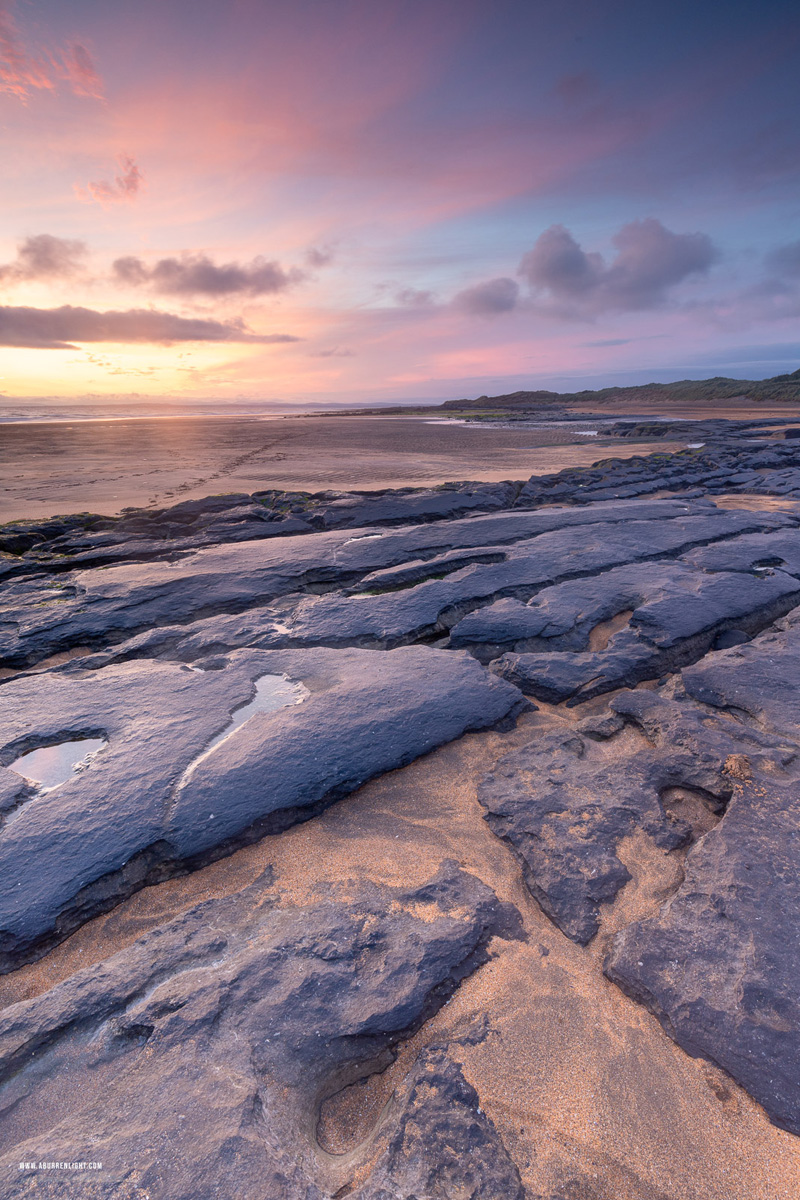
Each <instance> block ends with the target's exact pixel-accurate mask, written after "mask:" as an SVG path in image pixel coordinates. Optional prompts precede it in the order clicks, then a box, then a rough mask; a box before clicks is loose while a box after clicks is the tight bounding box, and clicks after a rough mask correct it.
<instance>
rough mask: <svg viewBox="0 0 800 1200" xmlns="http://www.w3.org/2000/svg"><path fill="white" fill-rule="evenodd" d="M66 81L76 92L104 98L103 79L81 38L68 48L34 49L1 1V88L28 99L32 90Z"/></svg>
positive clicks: (95, 97) (23, 99) (0, 89)
mask: <svg viewBox="0 0 800 1200" xmlns="http://www.w3.org/2000/svg"><path fill="white" fill-rule="evenodd" d="M61 83H66V85H67V86H68V87H69V88H70V90H71V91H72V92H74V93H75V95H76V96H88V97H91V98H92V99H95V100H101V99H102V98H103V81H102V79H101V78H100V75H99V73H98V71H97V68H96V67H95V65H94V62H93V60H92V56H91V54H90V53H89V51H88V50H87V49H86V47H85V46H84V45H82V44H81V43H80V42H73V43H71V44H70V45H68V46H67V47H66V48H65V49H62V50H58V51H42V52H40V53H31V52H30V51H28V49H27V48H26V46H25V44H24V41H23V39H22V38H21V36H20V34H19V32H18V30H17V28H16V25H15V23H14V19H13V17H12V15H11V11H10V6H9V5H8V4H4V3H0V92H6V93H8V94H9V95H12V96H16V97H17V98H18V99H19V100H21V101H22V102H23V103H25V102H27V100H28V99H29V97H30V95H31V93H32V92H37V91H49V92H52V91H55V89H56V88H57V87H58V85H59V84H61Z"/></svg>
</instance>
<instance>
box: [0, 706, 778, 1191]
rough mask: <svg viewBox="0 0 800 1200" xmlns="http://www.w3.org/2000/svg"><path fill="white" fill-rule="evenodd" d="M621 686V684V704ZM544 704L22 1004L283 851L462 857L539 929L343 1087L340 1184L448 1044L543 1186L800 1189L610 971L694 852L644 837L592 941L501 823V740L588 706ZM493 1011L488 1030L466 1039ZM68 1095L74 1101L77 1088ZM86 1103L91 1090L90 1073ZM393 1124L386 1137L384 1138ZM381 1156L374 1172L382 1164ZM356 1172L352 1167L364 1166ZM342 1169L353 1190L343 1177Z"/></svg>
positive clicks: (334, 862)
mask: <svg viewBox="0 0 800 1200" xmlns="http://www.w3.org/2000/svg"><path fill="white" fill-rule="evenodd" d="M605 699H607V697H605V698H603V700H605ZM602 703H603V701H601V700H598V701H595V702H592V704H591V705H585V706H583V707H582V708H581V710H580V712H579V713H573V712H570V713H566V712H565V711H564V710H561V709H559V710H554V709H550V710H545V709H544V706H543V709H542V710H541V711H539V712H537V713H531V714H527V715H526V716H523V717H522V718H521V720H520V721H519V723H518V725H517V728H516V729H515V730H513V731H512V732H510V733H498V732H487V733H482V734H470V735H467V736H465V737H463V738H461V739H460V740H459V741H457V742H454V743H451V744H450V745H448V746H446V747H444V748H442V749H440V750H437V751H435V752H433V753H431V754H429V755H428V756H426V757H425V758H423V759H420V760H418V761H417V762H416V763H414V764H412V765H411V766H409V767H406V768H404V769H402V770H398V771H394V772H391V773H390V774H387V775H385V776H383V777H382V778H380V779H379V780H377V781H374V782H373V783H371V784H368V785H367V786H365V787H363V788H361V789H360V790H359V791H357V792H355V793H354V794H353V795H351V796H350V797H349V798H347V799H345V800H342V801H340V802H339V803H338V804H337V805H335V806H333V807H332V808H330V809H329V810H327V812H325V813H324V814H322V816H320V817H317V818H315V819H313V820H311V821H309V822H308V823H307V824H304V825H300V826H296V827H294V828H293V829H291V830H288V831H287V832H286V833H284V834H282V835H279V836H276V837H271V838H266V839H264V840H263V841H262V842H260V843H258V844H256V845H253V846H251V847H248V848H246V849H244V850H241V851H239V852H238V853H236V854H234V855H233V856H231V857H230V858H228V859H225V860H222V861H220V862H218V863H215V864H213V865H212V866H210V867H207V868H205V869H204V870H202V871H198V872H197V873H195V874H194V875H192V876H190V877H187V878H184V879H177V880H173V881H170V882H168V883H165V884H161V885H159V886H156V887H151V888H148V889H145V890H144V891H142V892H140V893H139V894H138V895H136V896H134V897H132V898H131V899H130V900H128V901H126V902H125V903H123V904H122V905H120V906H119V907H118V908H117V909H116V910H114V911H113V912H111V913H109V914H107V915H105V916H103V917H100V918H97V919H96V920H94V921H92V922H90V923H89V924H87V925H86V926H84V927H83V929H81V930H79V931H78V932H77V933H76V934H74V935H73V936H72V937H71V938H70V939H69V940H68V941H67V942H65V943H63V944H62V945H61V946H60V947H58V948H57V949H56V950H54V951H52V952H51V953H50V954H49V955H48V956H47V957H45V958H44V959H42V960H41V961H40V962H39V963H35V964H32V965H30V966H28V967H24V968H22V969H21V970H19V971H17V972H16V973H14V974H13V975H10V976H7V977H5V978H4V979H3V980H0V996H2V1001H3V1002H4V1003H6V1004H7V1003H11V1002H13V1001H15V1000H17V999H21V998H24V997H26V996H29V995H33V994H35V993H36V992H38V991H40V990H44V989H46V988H48V987H50V986H52V985H53V984H54V983H55V982H56V981H57V980H59V979H61V978H64V977H67V976H69V975H70V974H71V973H72V972H74V971H75V970H78V969H80V968H82V967H85V966H88V965H89V964H91V963H94V962H98V961H100V960H102V959H103V958H105V957H107V956H108V955H110V954H112V953H114V952H115V951H116V950H118V949H121V948H122V947H124V946H126V945H128V944H130V943H131V941H133V940H134V939H135V938H136V937H137V936H139V935H140V934H142V933H143V932H145V931H146V930H148V929H151V928H153V927H154V926H156V925H159V924H161V923H163V922H164V921H166V920H168V919H169V918H170V917H172V916H174V915H177V914H178V913H180V912H182V911H184V910H185V909H187V908H189V907H191V906H193V905H194V904H196V903H198V902H199V901H201V900H205V899H208V898H210V897H214V896H220V895H225V894H231V893H234V892H236V891H237V890H239V889H241V888H242V887H244V886H246V885H248V884H249V883H251V882H252V881H253V880H255V879H257V878H258V877H259V875H260V874H261V873H262V872H263V871H264V869H265V868H266V867H267V866H271V867H272V868H273V869H274V872H275V884H274V885H273V886H271V887H270V891H272V890H273V888H274V887H277V889H278V890H279V891H280V892H281V893H282V899H283V902H284V903H287V904H293V903H305V902H307V901H308V900H309V899H311V898H314V897H319V896H320V895H326V894H327V895H330V894H331V893H333V894H334V895H337V894H338V895H344V896H350V895H355V894H357V886H358V882H359V881H362V880H364V879H367V878H368V879H374V880H378V881H381V882H385V883H388V884H390V885H393V886H401V885H402V886H408V885H410V884H417V883H422V882H424V881H425V880H426V879H428V878H430V876H431V875H432V874H433V873H434V872H435V871H436V869H437V867H438V865H439V863H440V862H441V861H442V859H444V858H453V859H455V860H457V861H458V862H459V863H461V864H462V865H463V866H464V867H465V868H466V869H467V870H469V871H472V872H473V873H475V874H476V875H478V876H480V877H481V878H482V879H484V880H485V881H486V882H487V883H488V884H489V885H490V886H491V887H492V888H494V889H495V891H496V892H497V894H498V895H499V896H500V897H501V898H502V899H504V900H510V901H511V902H513V903H514V904H515V905H516V906H517V907H518V908H519V910H520V912H521V913H522V916H523V922H524V929H525V938H526V940H524V941H501V940H499V939H495V942H494V944H493V951H494V953H493V957H492V959H491V961H490V962H489V963H487V964H486V965H485V966H484V967H483V968H481V969H480V970H479V971H477V972H476V973H475V974H474V975H473V976H471V977H470V978H469V979H467V980H466V981H465V982H464V983H463V984H462V985H461V987H460V988H459V990H458V991H457V993H456V994H455V996H454V997H453V998H452V999H451V1000H450V1002H449V1003H448V1004H447V1005H446V1006H445V1007H444V1008H443V1009H441V1010H440V1012H439V1013H438V1014H437V1015H436V1016H435V1017H434V1018H433V1019H432V1020H431V1021H430V1022H429V1023H428V1024H426V1025H425V1026H424V1027H423V1029H422V1030H421V1031H420V1032H419V1033H418V1034H417V1035H416V1037H415V1038H414V1039H413V1042H411V1043H409V1044H407V1045H406V1046H405V1047H403V1048H402V1049H401V1052H400V1054H399V1057H398V1059H397V1062H396V1063H395V1064H394V1066H393V1067H391V1068H390V1069H389V1070H388V1071H387V1072H385V1073H384V1074H383V1075H380V1076H373V1077H372V1078H371V1079H370V1080H368V1081H367V1082H366V1083H365V1084H364V1085H361V1086H357V1087H355V1088H351V1089H348V1092H347V1093H346V1094H343V1095H341V1096H340V1097H339V1098H338V1099H335V1100H333V1101H331V1102H328V1104H327V1106H326V1107H325V1109H324V1111H323V1116H322V1120H321V1124H320V1129H319V1139H320V1142H321V1144H322V1146H324V1148H325V1151H326V1152H327V1153H326V1154H325V1155H323V1158H324V1160H325V1162H326V1169H327V1170H328V1171H329V1173H330V1180H331V1185H332V1187H331V1190H332V1191H334V1190H336V1188H338V1187H341V1186H343V1185H346V1184H347V1183H348V1180H352V1179H353V1178H354V1176H353V1167H352V1165H351V1164H352V1163H353V1155H354V1153H356V1152H357V1154H356V1157H359V1158H360V1159H361V1161H362V1164H363V1163H364V1157H363V1156H364V1154H365V1149H364V1148H365V1147H367V1150H366V1153H367V1154H368V1155H371V1156H372V1157H374V1154H372V1152H371V1151H370V1149H369V1147H370V1145H371V1139H372V1138H373V1136H374V1135H375V1131H376V1129H378V1127H379V1123H380V1114H381V1112H382V1111H383V1108H384V1105H385V1104H386V1101H387V1100H388V1098H389V1097H390V1096H391V1094H392V1091H393V1089H394V1088H395V1087H396V1086H397V1084H398V1083H399V1081H400V1080H401V1078H402V1076H403V1074H404V1073H405V1072H406V1071H407V1070H408V1069H409V1067H410V1066H411V1064H412V1063H413V1061H414V1059H415V1057H416V1055H417V1054H418V1052H419V1050H420V1049H421V1048H422V1047H423V1046H424V1045H426V1044H430V1043H435V1044H438V1043H441V1042H449V1043H451V1052H452V1053H453V1055H454V1057H456V1058H457V1059H458V1060H459V1061H460V1062H461V1063H462V1064H463V1068H464V1071H465V1074H466V1076H467V1077H468V1079H469V1080H470V1082H471V1083H472V1084H473V1085H474V1086H475V1087H476V1089H477V1090H478V1092H479V1095H480V1099H481V1105H482V1107H483V1108H484V1110H485V1111H486V1112H487V1113H488V1114H489V1116H490V1117H491V1119H492V1120H493V1121H494V1122H495V1124H496V1126H497V1127H498V1129H499V1130H500V1132H501V1134H502V1136H503V1138H504V1140H505V1142H506V1145H507V1146H508V1147H509V1149H510V1150H511V1152H512V1153H513V1155H514V1158H515V1160H516V1162H517V1164H518V1166H519V1168H520V1171H521V1173H522V1176H523V1182H524V1183H525V1185H526V1186H527V1187H528V1189H529V1191H530V1194H531V1196H532V1197H548V1198H549V1197H551V1196H558V1197H561V1198H566V1197H568V1198H570V1200H797V1196H798V1194H800V1139H799V1138H795V1137H793V1136H792V1135H791V1134H788V1133H786V1132H783V1131H781V1130H779V1129H776V1128H775V1127H774V1126H773V1125H771V1124H770V1123H769V1121H768V1119H767V1117H766V1115H765V1114H764V1112H763V1110H762V1109H761V1108H760V1107H759V1106H758V1105H757V1104H756V1103H755V1102H754V1101H753V1100H751V1099H750V1097H749V1096H748V1095H747V1094H746V1093H745V1092H743V1091H742V1090H741V1089H740V1088H738V1087H737V1086H736V1085H735V1084H734V1083H733V1082H732V1080H730V1079H729V1078H728V1077H727V1076H726V1075H725V1074H724V1073H723V1072H722V1071H720V1070H718V1069H716V1068H715V1067H712V1066H711V1065H709V1064H708V1063H705V1062H704V1061H702V1060H699V1059H692V1058H690V1057H689V1056H688V1055H687V1054H685V1053H684V1052H683V1051H682V1050H680V1049H679V1048H678V1047H677V1046H676V1045H675V1044H674V1043H673V1042H672V1041H671V1040H670V1039H669V1038H668V1037H667V1036H666V1034H665V1033H664V1032H663V1030H662V1029H661V1027H660V1025H659V1024H658V1022H657V1021H656V1020H655V1019H654V1018H653V1017H651V1016H650V1015H649V1014H648V1013H647V1012H646V1011H645V1010H644V1009H643V1008H641V1007H640V1006H638V1005H637V1004H635V1003H634V1002H633V1001H632V1000H629V999H628V998H627V997H625V996H624V995H623V994H622V992H620V991H619V989H618V988H616V987H615V986H614V985H613V984H611V983H609V982H608V981H607V980H606V979H605V978H604V976H603V974H602V970H601V957H602V949H603V945H604V944H605V943H606V942H607V939H608V937H609V936H610V935H611V933H613V931H614V929H615V928H616V927H618V926H620V925H622V924H625V923H627V922H629V921H631V920H634V919H636V918H637V917H639V916H643V915H645V914H647V913H649V912H651V911H654V910H655V909H656V908H657V907H658V905H659V904H660V903H661V902H662V900H663V898H664V897H665V895H666V894H667V892H668V891H669V889H670V888H672V887H674V886H675V884H676V883H678V882H679V881H680V878H681V871H682V868H681V859H680V857H679V856H676V855H674V854H673V855H665V854H664V853H663V852H662V851H660V850H658V849H656V848H655V847H654V846H653V845H652V844H651V843H649V841H647V839H645V838H643V837H640V838H639V839H638V840H637V841H633V840H632V841H631V842H630V843H629V844H628V845H627V846H626V848H625V859H626V863H627V865H628V868H629V870H630V871H631V873H632V875H633V880H632V882H631V883H629V884H628V885H627V887H626V888H625V889H624V890H623V892H622V893H621V894H620V896H619V897H618V898H617V901H616V903H615V905H614V906H612V907H610V908H609V909H608V911H607V913H606V914H605V917H604V923H603V928H602V930H601V933H600V934H599V935H598V938H597V939H596V944H590V946H589V947H587V948H586V949H582V948H580V947H578V946H576V945H575V944H574V943H572V942H571V941H569V940H568V939H567V938H566V937H564V936H563V934H561V933H560V932H559V931H558V930H557V929H556V928H555V926H554V925H552V924H551V923H550V921H549V920H548V919H547V918H546V917H545V916H544V915H543V914H542V912H541V911H540V909H539V908H538V906H537V904H536V903H535V901H534V900H533V899H532V898H531V896H530V895H529V893H528V892H527V890H526V888H525V887H524V885H523V883H522V879H521V875H520V870H519V867H518V864H517V862H516V859H515V858H514V856H513V854H512V853H511V851H510V850H509V849H508V848H507V847H506V846H505V845H504V844H503V843H502V842H501V841H499V840H498V839H497V838H496V837H495V836H494V835H493V834H492V833H491V832H490V830H489V829H488V826H487V825H486V823H485V822H484V820H483V819H482V811H483V810H482V809H481V808H480V806H479V804H478V802H477V798H476V789H477V784H478V782H479V781H480V779H481V778H482V777H483V774H484V773H485V772H486V771H488V770H490V769H491V768H492V766H493V764H494V763H495V761H496V760H497V758H498V757H499V756H501V755H502V754H504V753H507V752H508V751H510V750H511V749H513V748H515V747H517V746H519V745H521V744H524V743H526V742H528V741H530V740H531V739H532V738H535V737H536V736H537V734H538V733H539V732H540V731H542V730H543V729H546V728H549V727H552V726H553V724H555V723H558V722H561V721H571V720H575V719H577V718H578V717H579V716H583V715H586V712H587V710H588V709H589V708H590V707H599V706H601V705H602ZM483 1014H486V1016H487V1017H488V1023H489V1033H488V1036H487V1037H486V1038H485V1039H484V1040H483V1041H480V1042H479V1043H478V1044H476V1045H470V1044H468V1043H469V1040H470V1039H469V1037H468V1036H467V1038H466V1039H465V1041H464V1042H463V1044H460V1045H459V1044H454V1043H456V1042H457V1040H458V1039H459V1038H461V1039H464V1038H465V1035H469V1034H470V1032H471V1031H474V1029H475V1028H476V1026H477V1025H478V1023H480V1022H481V1021H482V1020H483ZM65 1084H66V1089H67V1090H66V1093H65V1094H64V1095H62V1098H61V1102H62V1103H64V1102H66V1103H67V1105H69V1096H68V1093H69V1087H70V1085H69V1084H68V1083H67V1081H65ZM74 1086H75V1087H76V1089H77V1092H78V1095H79V1102H83V1101H85V1099H86V1095H87V1092H90V1091H91V1082H90V1081H89V1080H87V1079H86V1078H85V1076H84V1075H83V1074H82V1076H81V1078H80V1079H79V1080H75V1081H74ZM382 1144H383V1139H382V1137H381V1136H379V1137H378V1138H377V1139H376V1142H375V1146H374V1153H377V1152H378V1150H379V1149H380V1146H381V1145H382ZM364 1169H365V1168H364ZM348 1172H349V1174H348ZM333 1185H335V1186H333Z"/></svg>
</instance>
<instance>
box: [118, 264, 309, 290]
mask: <svg viewBox="0 0 800 1200" xmlns="http://www.w3.org/2000/svg"><path fill="white" fill-rule="evenodd" d="M112 269H113V271H114V275H115V276H116V278H117V281H118V282H119V283H123V284H127V285H128V286H131V287H141V286H142V285H144V284H147V285H149V286H151V287H152V288H153V290H154V291H156V292H161V293H162V294H163V295H171V296H231V295H243V294H244V295H249V296H263V295H269V294H273V293H275V292H283V291H285V290H286V289H287V288H288V287H291V286H292V284H295V283H299V282H300V280H302V279H304V278H305V275H304V273H303V272H302V271H299V270H297V269H296V268H294V269H292V270H290V271H285V270H284V269H283V267H281V266H280V264H279V263H277V262H267V260H266V259H264V258H262V257H260V256H259V257H258V258H254V259H253V261H252V262H250V263H246V264H239V263H233V262H231V263H223V264H222V265H221V266H217V265H216V264H215V263H214V262H212V261H211V259H210V258H208V257H207V256H206V255H205V254H184V255H182V256H181V257H180V258H162V259H160V260H159V261H158V262H157V263H156V264H155V266H154V267H148V266H147V265H146V263H144V262H143V261H142V259H141V258H136V257H135V256H133V255H129V256H128V257H125V258H118V259H117V260H116V261H115V262H114V264H113V267H112Z"/></svg>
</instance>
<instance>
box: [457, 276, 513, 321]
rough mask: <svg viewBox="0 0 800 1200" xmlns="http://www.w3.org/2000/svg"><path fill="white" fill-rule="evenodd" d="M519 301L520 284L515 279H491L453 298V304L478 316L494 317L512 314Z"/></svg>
mask: <svg viewBox="0 0 800 1200" xmlns="http://www.w3.org/2000/svg"><path fill="white" fill-rule="evenodd" d="M518 300H519V284H518V283H516V282H515V281H514V280H513V279H506V278H502V277H501V278H500V279H489V280H487V281H486V283H478V284H476V285H475V286H474V287H470V288H465V289H464V291H463V292H459V293H458V294H457V295H456V296H455V297H454V298H453V304H454V305H455V306H456V307H457V308H462V309H464V310H465V312H468V313H473V314H474V315H476V316H483V317H487V316H494V315H496V314H497V313H504V312H510V311H511V309H512V308H516V306H517V303H518Z"/></svg>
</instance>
